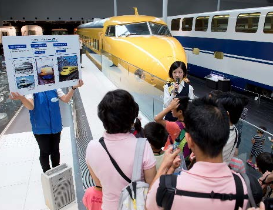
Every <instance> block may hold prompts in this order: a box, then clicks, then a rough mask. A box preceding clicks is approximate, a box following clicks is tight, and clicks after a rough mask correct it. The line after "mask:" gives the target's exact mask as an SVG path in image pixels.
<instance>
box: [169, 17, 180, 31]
mask: <svg viewBox="0 0 273 210" xmlns="http://www.w3.org/2000/svg"><path fill="white" fill-rule="evenodd" d="M180 20H181V18H177V19H172V24H171V30H172V31H179V28H180Z"/></svg>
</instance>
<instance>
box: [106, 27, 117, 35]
mask: <svg viewBox="0 0 273 210" xmlns="http://www.w3.org/2000/svg"><path fill="white" fill-rule="evenodd" d="M105 35H106V36H110V37H113V36H116V28H115V26H108V28H107V30H106V34H105Z"/></svg>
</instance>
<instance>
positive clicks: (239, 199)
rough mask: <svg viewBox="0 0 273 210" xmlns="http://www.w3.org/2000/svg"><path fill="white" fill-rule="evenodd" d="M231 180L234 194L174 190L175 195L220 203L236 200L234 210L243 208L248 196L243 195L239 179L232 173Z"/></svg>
mask: <svg viewBox="0 0 273 210" xmlns="http://www.w3.org/2000/svg"><path fill="white" fill-rule="evenodd" d="M232 174H233V178H234V181H235V185H236V194H226V193H215V192H213V191H211V193H200V192H191V191H185V190H179V189H176V193H175V194H176V195H180V196H188V197H196V198H209V199H220V200H221V201H227V200H230V201H231V200H236V203H235V208H234V209H235V210H238V209H239V207H241V208H242V207H243V204H244V199H248V195H245V194H244V188H243V184H242V181H241V179H240V177H239V176H238V175H236V174H234V173H232Z"/></svg>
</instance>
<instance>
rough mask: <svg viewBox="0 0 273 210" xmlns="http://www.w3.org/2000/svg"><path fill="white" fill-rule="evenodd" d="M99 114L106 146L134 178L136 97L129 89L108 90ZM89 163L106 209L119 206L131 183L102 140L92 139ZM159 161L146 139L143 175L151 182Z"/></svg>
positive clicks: (88, 156) (129, 175) (129, 176)
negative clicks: (132, 129)
mask: <svg viewBox="0 0 273 210" xmlns="http://www.w3.org/2000/svg"><path fill="white" fill-rule="evenodd" d="M98 116H99V118H100V120H101V121H102V123H103V126H104V128H105V130H106V131H105V132H104V134H103V138H104V142H105V145H106V147H107V149H108V151H109V153H110V154H111V156H112V157H113V159H114V160H115V161H116V162H117V164H118V166H119V167H120V169H121V170H122V171H123V173H124V174H125V175H126V176H127V177H128V178H130V179H131V178H132V172H133V163H134V155H135V147H136V143H137V138H136V137H135V136H134V135H133V134H132V133H130V129H131V126H132V124H133V123H134V120H135V118H136V117H137V116H138V109H137V104H136V102H135V101H134V98H133V97H132V96H131V94H130V93H128V92H127V91H125V90H120V89H119V90H114V91H110V92H108V93H107V94H106V95H105V96H104V98H103V99H102V101H101V102H100V103H99V105H98ZM86 163H87V165H88V168H89V171H90V174H91V176H92V178H93V180H94V182H95V183H96V186H101V187H102V192H103V198H102V209H103V210H113V209H117V208H118V202H119V196H120V193H121V191H122V189H123V188H124V187H125V186H126V185H128V182H127V181H126V180H125V179H124V178H123V177H122V176H121V175H120V174H119V172H118V171H117V170H116V169H115V167H114V165H113V164H112V162H111V160H110V158H109V156H108V154H107V153H106V151H105V149H104V148H103V147H102V145H101V144H100V142H99V141H98V140H92V141H90V143H89V144H88V147H87V149H86ZM155 165H156V160H155V158H154V154H153V151H152V149H151V146H150V144H149V142H148V141H147V142H146V146H145V150H144V156H143V164H142V169H143V171H142V178H143V180H145V182H146V183H148V184H150V183H151V182H152V180H153V178H154V176H155V174H156V168H155Z"/></svg>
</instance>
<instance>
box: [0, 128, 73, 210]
mask: <svg viewBox="0 0 273 210" xmlns="http://www.w3.org/2000/svg"><path fill="white" fill-rule="evenodd" d="M0 142H1V144H0V168H1V173H0V209H1V210H45V209H48V208H47V206H46V205H45V202H44V195H43V190H42V185H41V173H42V169H41V166H40V162H39V148H38V145H37V143H36V140H35V138H34V136H33V134H32V132H26V133H17V134H9V135H4V136H2V138H1V139H0ZM60 151H61V163H67V164H68V165H70V166H73V158H72V150H71V139H70V128H69V127H66V128H64V129H63V131H62V136H61V143H60ZM76 209H77V204H74V205H71V206H70V208H69V210H76Z"/></svg>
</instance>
